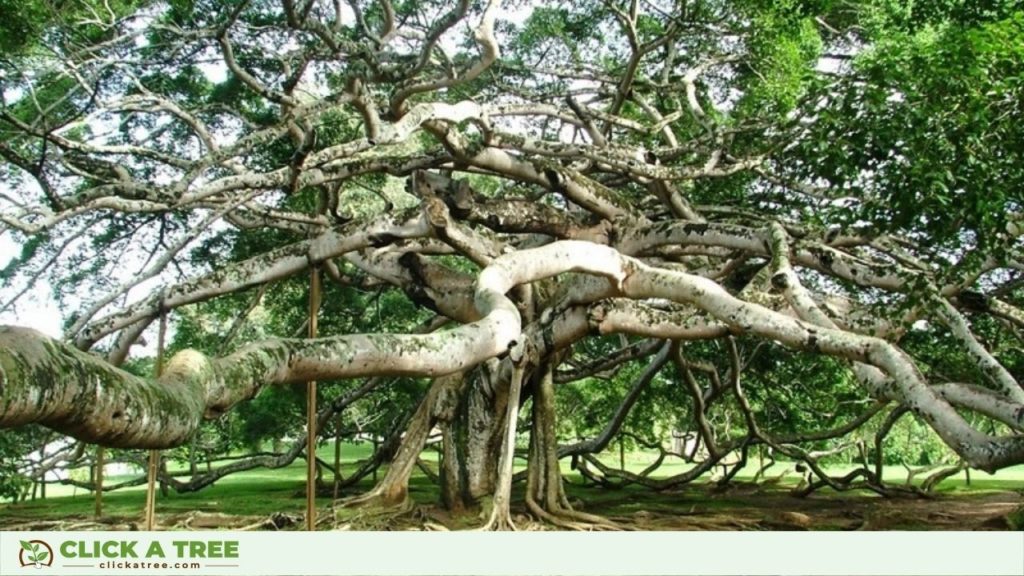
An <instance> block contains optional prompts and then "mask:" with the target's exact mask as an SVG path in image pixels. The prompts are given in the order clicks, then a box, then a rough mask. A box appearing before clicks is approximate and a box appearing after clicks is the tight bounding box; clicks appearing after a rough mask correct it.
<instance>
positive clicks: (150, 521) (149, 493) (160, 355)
mask: <svg viewBox="0 0 1024 576" xmlns="http://www.w3.org/2000/svg"><path fill="white" fill-rule="evenodd" d="M161 308H163V307H162V306H161ZM158 334H159V335H158V336H157V342H156V365H155V366H154V367H153V373H154V375H155V376H156V377H157V378H159V377H160V376H161V375H162V374H163V371H164V339H165V337H166V335H167V312H166V311H164V310H161V312H160V330H159V333H158ZM159 470H160V451H159V450H150V451H149V467H148V469H147V470H146V511H145V522H146V530H147V531H151V530H153V527H154V526H155V525H156V476H157V472H158V471H159Z"/></svg>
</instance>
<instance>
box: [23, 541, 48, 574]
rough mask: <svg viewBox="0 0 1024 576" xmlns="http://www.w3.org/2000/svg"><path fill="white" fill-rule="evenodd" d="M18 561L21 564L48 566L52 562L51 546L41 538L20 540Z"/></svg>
mask: <svg viewBox="0 0 1024 576" xmlns="http://www.w3.org/2000/svg"><path fill="white" fill-rule="evenodd" d="M18 562H20V563H21V565H22V566H35V567H36V568H42V567H43V566H46V567H49V566H51V565H52V564H53V548H50V545H49V544H47V543H46V542H43V541H42V540H21V550H19V551H18Z"/></svg>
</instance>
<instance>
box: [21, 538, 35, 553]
mask: <svg viewBox="0 0 1024 576" xmlns="http://www.w3.org/2000/svg"><path fill="white" fill-rule="evenodd" d="M19 542H21V548H22V549H23V550H25V551H26V552H35V550H34V549H33V548H32V543H31V542H29V541H27V540H19Z"/></svg>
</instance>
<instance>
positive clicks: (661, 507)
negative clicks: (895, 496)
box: [0, 443, 1024, 525]
mask: <svg viewBox="0 0 1024 576" xmlns="http://www.w3.org/2000/svg"><path fill="white" fill-rule="evenodd" d="M371 449H372V448H371V446H370V445H369V444H368V443H363V444H343V445H342V461H343V466H342V469H343V473H344V474H346V475H347V474H350V473H352V472H353V471H354V470H356V468H357V467H358V465H359V461H361V460H363V459H365V458H367V457H369V456H370V453H371ZM318 454H319V455H320V457H322V458H323V459H325V460H326V461H332V460H333V458H334V447H333V445H327V446H323V447H321V448H320V450H319V451H318ZM423 458H424V460H427V461H433V462H435V463H436V461H437V453H436V452H433V451H427V452H424V454H423ZM653 458H654V456H653V455H652V454H649V453H643V452H636V453H629V454H626V467H627V469H629V470H631V471H633V472H639V471H640V470H643V469H644V468H645V467H646V465H647V464H649V463H650V462H651V461H652V460H653ZM602 460H603V461H605V462H606V463H607V464H609V465H611V466H613V467H617V466H618V463H619V454H618V452H617V450H616V451H610V452H607V453H605V454H603V455H602ZM517 464H518V466H519V467H520V468H522V467H523V466H524V462H523V461H522V460H519V461H517ZM568 464H569V462H568V460H565V461H563V465H564V467H565V478H566V482H567V484H566V486H567V491H568V494H569V496H570V499H572V500H574V501H575V502H579V503H580V505H581V506H585V507H586V509H587V510H594V511H599V513H601V514H606V515H622V514H635V513H638V512H641V511H643V512H644V513H663V514H684V515H685V514H692V513H693V512H694V510H695V509H699V510H703V511H709V510H715V511H723V510H728V509H730V508H744V507H750V506H757V505H758V504H757V502H759V501H760V502H763V506H764V507H765V508H766V509H773V508H778V507H780V506H781V507H784V508H786V507H790V506H791V504H792V501H800V500H801V499H797V498H794V497H791V496H788V493H787V491H786V490H785V489H784V488H785V487H788V486H792V485H794V484H796V483H797V482H798V481H799V477H798V475H796V474H790V475H789V476H787V477H786V478H784V479H783V480H782V481H781V482H780V483H779V485H778V486H777V487H775V488H774V489H773V490H774V491H773V492H772V493H771V494H770V496H771V497H770V498H763V497H762V496H763V494H762V496H752V495H750V494H748V493H735V492H732V493H729V492H726V493H718V492H714V493H713V495H712V496H709V494H712V486H711V483H710V481H709V480H708V478H707V477H705V478H702V479H700V480H698V481H697V482H695V483H693V484H691V485H689V486H686V487H680V488H678V489H674V490H671V491H667V492H662V493H656V492H653V491H651V490H648V489H645V488H642V487H638V486H629V487H626V488H623V489H614V490H608V489H598V488H594V487H587V486H583V482H582V478H581V477H580V476H579V475H578V473H576V472H575V471H570V470H569V469H568ZM688 467H689V465H688V464H686V463H685V462H681V461H679V460H668V461H666V463H665V464H664V465H663V466H662V468H660V469H659V470H658V471H657V472H656V474H655V476H656V477H667V476H671V475H674V474H679V473H681V472H683V471H685V470H686V469H687V468H688ZM786 468H789V469H792V464H791V463H786V462H779V463H777V464H776V465H775V466H774V467H773V468H770V469H769V470H768V476H769V477H774V476H777V475H779V474H780V473H781V472H782V471H783V470H784V469H786ZM849 469H850V467H832V468H830V469H829V471H830V472H832V473H834V474H842V473H844V472H846V471H848V470H849ZM756 470H757V462H756V458H755V459H753V460H752V461H751V462H750V463H749V464H748V466H747V468H746V469H744V470H742V471H741V472H740V473H739V474H738V475H737V477H736V481H737V484H739V485H741V486H742V485H743V484H744V483H745V482H749V480H751V479H752V477H753V475H754V473H755V472H756ZM384 472H385V469H384V468H381V469H380V470H379V471H378V475H380V476H382V475H383V474H384ZM305 474H306V467H305V461H304V460H296V461H295V462H293V463H292V464H291V465H289V466H287V467H284V468H279V469H275V470H267V469H257V470H252V471H247V472H240V473H237V474H234V475H231V476H228V477H226V478H223V479H221V480H219V481H217V482H216V483H215V484H214V485H212V486H209V487H207V488H206V489H204V490H201V491H199V492H195V493H188V494H177V493H175V492H174V491H173V490H172V491H171V492H170V494H169V495H167V496H159V495H158V497H157V511H158V515H160V516H162V517H166V516H173V515H175V514H185V513H189V512H193V511H201V512H220V513H225V514H232V515H254V516H259V515H270V514H273V513H277V512H284V513H288V514H294V515H302V514H303V512H304V510H305V498H304V495H303V488H304V485H305ZM885 478H886V480H888V481H890V482H894V483H902V482H903V481H904V480H905V479H906V472H905V470H904V469H903V468H902V467H898V466H894V467H888V468H886V469H885ZM124 479H127V478H116V477H114V478H108V481H109V482H117V481H119V480H124ZM327 480H328V481H329V480H330V475H329V473H328V474H327ZM372 485H373V479H372V478H371V477H368V478H366V479H364V480H363V481H362V482H361V483H360V485H359V486H357V487H356V488H355V489H350V490H349V492H348V493H346V494H343V496H346V495H351V494H353V493H356V492H362V491H365V490H367V489H369V488H370V487H371V486H372ZM523 489H524V485H523V483H520V484H518V485H517V486H516V495H515V497H516V499H517V501H521V500H522V490H523ZM1021 490H1024V466H1016V467H1012V468H1008V469H1005V470H1001V471H1000V472H999V473H997V474H996V475H988V474H985V473H983V472H978V471H972V474H971V485H970V486H969V487H968V486H967V485H966V478H965V475H964V474H963V473H960V474H958V475H957V476H956V477H955V478H950V479H947V480H946V481H945V482H943V483H942V484H941V485H940V487H939V492H940V494H941V495H942V498H958V499H959V498H961V497H962V498H966V499H970V498H975V497H980V496H984V495H985V494H994V493H1002V494H1003V496H1002V498H1003V499H1004V500H1005V499H1007V498H1009V500H1010V502H1011V503H1012V501H1013V498H1014V495H1013V494H1009V495H1007V491H1010V492H1017V493H1018V494H1017V495H1016V496H1017V497H1018V499H1019V492H1020V491H1021ZM760 493H761V492H759V494H760ZM410 495H411V497H412V498H413V499H414V500H415V501H416V502H417V503H420V504H425V505H432V504H436V503H437V502H438V500H439V493H438V488H437V486H436V485H434V484H433V483H432V482H431V481H430V480H429V479H428V478H427V477H426V476H424V475H423V474H422V473H421V472H420V471H419V470H416V471H415V473H414V475H413V477H412V479H411V482H410ZM776 497H777V498H776ZM759 498H760V500H759ZM824 499H830V500H834V501H838V502H842V501H853V500H856V501H858V502H860V501H870V500H883V499H881V498H877V497H876V496H874V495H871V494H868V493H866V492H864V491H857V492H845V493H841V494H837V493H835V492H833V491H831V490H821V491H819V492H817V493H816V494H815V496H814V497H812V499H804V500H802V501H803V502H807V501H809V500H810V501H819V502H820V501H822V500H824ZM144 500H145V489H144V487H143V486H137V487H131V488H125V489H122V490H118V491H115V492H113V493H110V494H106V495H105V496H104V498H103V505H104V514H105V515H108V516H112V517H124V518H138V517H140V516H141V513H142V509H143V505H144ZM329 500H330V499H328V498H321V499H320V502H321V505H322V506H324V507H326V506H329V504H330V501H329ZM801 506H802V505H801ZM92 512H93V495H92V493H91V492H88V491H86V490H82V489H76V488H73V487H70V486H61V485H50V486H49V487H48V488H47V498H46V499H45V500H43V499H36V500H34V501H32V500H30V501H27V502H22V503H17V504H12V503H0V525H11V524H16V523H18V522H24V521H28V520H45V519H51V520H52V519H61V518H81V519H87V518H89V517H90V516H91V514H92Z"/></svg>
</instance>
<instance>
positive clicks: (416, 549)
mask: <svg viewBox="0 0 1024 576" xmlns="http://www.w3.org/2000/svg"><path fill="white" fill-rule="evenodd" d="M0 574H3V575H4V576H18V575H26V576H27V575H31V576H45V575H54V576H57V575H66V574H76V575H93V574H97V575H110V574H132V575H148V574H154V575H158V574H183V575H193V576H195V575H200V574H204V575H206V574H209V575H220V574H224V575H275V576H291V575H301V574H305V575H322V574H324V575H326V574H338V575H352V576H369V575H376V574H380V575H395V576H427V575H435V574H437V575H446V576H463V575H465V576H490V575H496V576H534V575H538V576H540V575H549V574H550V575H560V576H575V575H600V576H620V575H621V576H637V575H648V576H655V575H662V574H665V575H684V574H699V575H704V576H711V575H730V574H744V575H747V576H754V575H771V574H800V575H815V576H831V575H836V576H858V575H861V574H871V575H874V574H886V575H892V576H896V575H914V576H917V575H928V576H942V575H950V576H953V575H968V574H969V575H974V574H984V575H986V576H1000V575H1003V574H1006V575H1012V576H1021V575H1022V574H1024V533H1010V532H990V533H974V532H862V533H849V532H838V533H837V532H831V533H827V532H802V533H783V532H768V533H766V532H631V533H628V532H618V533H611V532H604V533H567V532H524V533H481V532H457V533H436V532H434V533H414V532H396V533H386V532H316V533H308V532H256V533H253V532H0Z"/></svg>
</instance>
